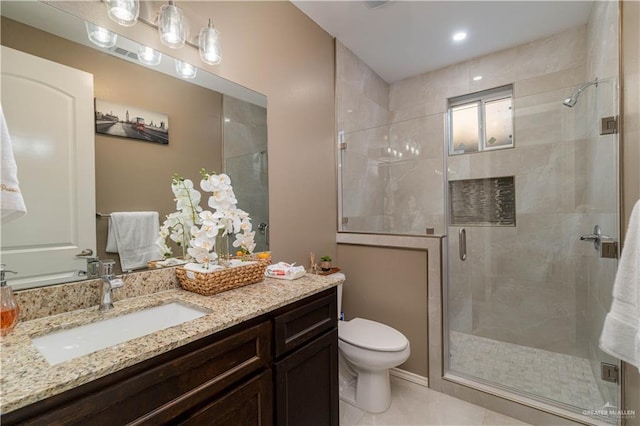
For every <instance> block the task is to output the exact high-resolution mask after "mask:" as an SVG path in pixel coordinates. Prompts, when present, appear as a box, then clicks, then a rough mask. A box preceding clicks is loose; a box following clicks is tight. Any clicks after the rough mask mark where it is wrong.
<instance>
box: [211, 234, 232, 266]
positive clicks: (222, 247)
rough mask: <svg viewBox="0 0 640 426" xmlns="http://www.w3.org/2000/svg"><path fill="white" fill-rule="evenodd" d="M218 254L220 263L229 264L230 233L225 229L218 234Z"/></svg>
mask: <svg viewBox="0 0 640 426" xmlns="http://www.w3.org/2000/svg"><path fill="white" fill-rule="evenodd" d="M215 244H216V254H217V255H218V265H220V266H224V267H225V268H226V267H227V266H229V257H230V256H229V234H227V233H226V232H225V231H224V230H221V231H220V232H218V235H216V243H215Z"/></svg>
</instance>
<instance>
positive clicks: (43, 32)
mask: <svg viewBox="0 0 640 426" xmlns="http://www.w3.org/2000/svg"><path fill="white" fill-rule="evenodd" d="M1 13H2V27H1V30H2V34H1V41H2V44H3V45H4V46H7V47H9V48H12V49H15V50H18V51H21V52H26V53H28V54H29V55H33V56H35V57H38V59H41V58H44V59H46V60H48V61H52V62H55V63H58V64H63V65H65V66H66V67H70V68H73V69H77V70H81V71H83V72H84V73H89V74H91V75H92V76H93V95H92V97H95V98H98V99H103V100H107V101H111V102H115V103H118V104H123V105H132V106H135V107H137V108H141V109H146V110H150V111H157V112H159V113H162V114H166V115H167V116H168V117H169V122H170V124H171V128H170V138H169V139H170V142H169V144H167V145H162V144H155V143H148V142H143V141H139V140H135V139H126V138H121V137H114V136H107V135H101V134H94V133H93V130H91V134H90V137H89V138H87V139H90V140H89V141H86V140H85V141H80V142H79V143H83V144H85V145H88V146H91V147H92V148H93V147H94V146H95V158H91V159H90V160H86V161H84V165H85V166H90V168H91V172H92V173H93V172H95V202H93V200H87V199H86V198H82V197H78V194H77V193H73V194H59V196H60V197H63V196H64V197H69V198H70V199H72V200H74V202H77V203H78V204H82V203H85V204H89V205H90V206H89V208H90V211H91V214H90V216H91V218H90V220H91V223H92V224H93V226H95V229H96V231H95V234H94V239H95V240H96V243H95V245H94V246H93V247H92V246H90V245H88V246H86V247H85V246H84V245H82V246H80V245H78V243H77V241H76V239H77V236H76V235H75V234H74V233H73V232H70V233H68V235H67V236H68V238H67V236H65V238H66V240H70V241H66V240H65V241H64V242H61V243H56V245H55V247H54V249H58V248H59V247H60V246H71V247H73V248H74V250H75V251H74V252H73V256H72V255H65V256H64V259H56V260H55V261H54V262H49V263H51V265H50V266H49V267H50V269H49V270H48V271H39V272H37V275H39V276H43V275H50V276H52V275H60V274H59V272H60V271H66V272H65V276H64V277H60V276H58V277H57V278H53V279H47V280H40V281H39V282H36V281H37V280H36V279H35V278H36V277H35V275H36V273H34V271H31V270H30V269H31V268H29V267H21V268H20V269H22V270H20V271H18V272H19V273H20V274H19V275H18V276H17V280H16V281H14V283H19V284H18V285H14V288H17V289H19V288H27V287H33V286H37V285H44V284H53V283H56V282H65V281H70V278H69V274H73V275H75V276H78V278H80V279H83V278H84V277H85V275H83V274H84V272H85V271H86V270H87V264H88V263H90V259H91V258H93V257H95V256H96V255H97V256H98V257H99V258H101V259H104V258H113V259H116V260H117V258H118V255H117V254H116V253H106V252H105V247H106V236H107V231H108V219H107V218H104V217H98V216H96V212H100V213H103V214H109V213H111V212H114V211H157V212H158V213H159V215H160V220H161V221H162V220H163V218H164V217H165V216H166V215H167V214H169V213H170V212H172V211H174V210H175V202H174V200H173V194H172V192H171V187H170V185H171V176H172V175H173V174H174V173H178V174H180V175H182V176H184V177H186V178H189V179H192V180H193V181H194V182H196V184H197V182H199V181H200V175H199V170H200V169H202V168H205V169H207V170H210V171H216V172H222V171H224V170H225V168H226V169H228V170H227V171H228V172H229V173H230V175H231V176H232V179H234V189H235V192H236V194H237V195H238V198H239V204H238V207H239V208H241V209H243V210H245V211H247V212H248V213H249V214H250V215H251V217H252V219H253V226H254V230H255V231H256V243H258V249H267V246H266V245H265V244H266V240H267V238H266V237H267V234H266V233H264V234H261V233H260V232H259V230H258V227H259V225H260V224H261V223H264V224H265V226H268V225H267V224H268V207H267V205H266V204H267V203H268V196H267V194H268V189H267V187H266V185H267V180H268V179H267V177H268V171H267V156H266V150H267V141H266V135H267V130H266V98H265V97H264V96H263V95H261V94H258V93H256V92H253V91H251V90H248V89H246V88H243V87H241V86H239V85H237V84H234V83H232V82H229V81H227V80H224V79H222V78H220V77H218V76H215V75H213V74H211V73H208V72H206V71H204V70H202V69H199V70H198V73H197V77H196V79H194V80H189V81H188V82H187V81H185V80H183V79H179V78H177V77H176V76H175V65H174V59H173V58H170V57H167V55H163V58H162V62H161V63H160V64H159V65H158V66H155V67H150V66H146V65H142V64H141V63H140V62H139V61H138V60H137V52H138V47H139V45H138V43H136V42H134V41H132V40H128V39H126V38H124V37H122V36H119V37H118V42H117V44H116V46H114V47H113V48H111V49H98V48H96V47H95V46H94V45H92V44H91V43H90V42H89V41H88V38H87V35H86V30H85V25H84V22H83V21H81V20H80V19H78V18H76V17H74V16H72V15H70V14H68V13H66V12H62V11H60V10H58V9H56V8H53V7H51V6H49V5H46V4H43V3H41V2H11V1H7V2H5V1H3V2H2V10H1ZM138 25H142V24H138ZM139 41H140V42H142V43H144V42H145V40H139ZM187 48H189V47H187ZM4 59H5V58H4V57H3V61H2V62H3V63H2V67H3V76H2V84H3V89H4V87H5V85H6V84H8V83H7V78H5V75H4V69H5V62H6V61H5V60H4ZM3 91H4V90H3ZM223 99H226V100H225V101H224V102H226V103H227V104H228V105H227V107H226V109H227V110H229V113H230V118H231V119H232V120H233V121H230V122H229V123H228V124H229V126H227V125H226V124H227V123H225V129H224V131H225V132H228V136H227V135H225V136H224V140H223V109H224V108H225V107H224V106H223ZM40 102H41V100H40ZM29 103H30V100H29V99H23V104H25V105H27V106H28V105H29ZM233 103H237V104H238V105H244V107H239V106H238V107H233V106H232V104H233ZM3 106H5V108H6V105H5V99H4V95H3ZM45 110H46V106H45ZM90 110H91V111H93V101H91V106H90ZM234 111H235V113H236V118H233V116H232V115H231V114H232V112H234ZM246 111H251V112H256V111H257V114H247V113H246ZM5 113H6V111H5ZM45 114H46V113H45ZM14 115H15V114H14ZM30 118H31V120H32V121H34V122H35V121H39V117H33V116H32V117H30ZM88 120H89V121H90V126H92V129H93V112H91V116H89V117H88ZM243 120H244V121H243ZM11 126H12V123H11V122H9V123H8V127H9V129H10V131H12V130H11ZM234 134H236V135H237V136H234V137H233V138H232V137H231V136H232V135H234ZM258 138H260V139H258ZM234 143H237V144H239V145H240V146H239V147H235V146H234V145H233V144H234ZM14 144H16V145H17V142H15V141H14ZM223 144H224V145H225V151H226V152H228V153H229V158H228V159H227V160H228V161H225V160H223V154H222V153H223ZM73 152H75V151H73V150H72V152H71V155H72V156H73V155H74V154H73ZM260 152H264V154H263V155H262V157H260ZM245 155H248V156H252V155H253V156H255V157H256V158H255V159H252V160H251V161H248V160H246V161H245V160H242V158H243V156H245ZM247 158H248V157H247ZM94 165H95V168H94ZM61 166H62V164H59V165H57V167H61ZM245 167H247V168H246V169H245ZM18 170H19V171H18V173H19V177H21V178H22V176H23V175H24V176H27V175H33V176H38V178H39V182H40V185H39V187H38V189H37V191H38V192H41V193H42V194H46V193H47V191H48V190H47V189H46V187H47V183H48V182H49V181H53V180H54V177H55V175H53V176H51V175H50V176H47V175H43V174H42V173H43V171H42V170H40V169H36V170H34V169H31V168H30V166H26V165H25V166H24V167H21V164H20V162H18ZM52 173H54V174H55V170H54V171H52ZM77 177H78V179H77V181H79V182H85V183H86V182H87V181H90V180H92V178H91V176H90V175H89V174H87V175H84V174H79V175H78V176H77ZM85 177H86V178H87V179H85ZM236 179H237V180H238V182H237V183H236V182H235V180H236ZM253 185H262V186H260V187H259V188H258V187H254V186H253ZM254 196H255V197H257V198H254ZM25 197H27V198H29V197H31V198H40V197H41V195H40V194H25ZM56 198H57V196H56ZM204 203H205V202H204V201H203V204H204ZM261 203H265V205H261ZM49 205H50V206H52V207H53V206H55V201H53V202H51V203H50V204H49ZM203 207H206V206H205V205H203ZM27 209H29V205H27ZM30 213H31V212H30ZM33 213H34V214H35V212H33ZM34 214H31V216H34ZM27 216H28V215H27ZM27 216H24V217H27ZM45 217H46V215H45ZM79 219H80V218H78V217H75V216H74V217H72V218H71V219H69V220H71V221H73V222H74V223H75V222H76V221H78V220H79ZM85 219H86V218H85ZM40 226H46V227H50V228H53V229H57V227H58V226H60V224H55V223H51V222H46V219H45V222H43V223H42V224H41V225H40ZM267 229H268V228H267ZM30 244H31V243H30V242H28V241H27V242H22V243H20V242H12V243H11V245H10V246H9V244H7V242H6V241H5V239H4V236H3V239H2V245H1V253H0V254H1V255H2V259H3V262H4V259H7V258H8V257H7V256H8V254H9V253H10V252H13V253H18V252H20V253H29V254H28V255H27V256H32V255H33V251H31V252H30V248H29V247H30ZM50 248H51V247H50ZM84 249H91V250H92V252H93V255H92V256H84V257H75V255H76V254H79V253H80V252H81V251H82V250H84ZM27 259H28V258H27ZM63 263H64V265H63ZM117 264H119V262H118V263H117ZM9 266H10V267H11V268H12V269H13V265H9ZM16 269H17V268H16ZM54 272H55V273H54ZM117 272H119V271H117Z"/></svg>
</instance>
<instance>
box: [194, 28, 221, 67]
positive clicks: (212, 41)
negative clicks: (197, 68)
mask: <svg viewBox="0 0 640 426" xmlns="http://www.w3.org/2000/svg"><path fill="white" fill-rule="evenodd" d="M198 41H199V44H200V58H202V60H203V61H204V62H205V63H207V64H209V65H216V64H219V63H220V61H221V60H222V43H221V39H220V31H218V30H217V29H215V28H213V25H212V24H211V21H209V26H208V27H206V28H203V29H201V30H200V37H199V38H198Z"/></svg>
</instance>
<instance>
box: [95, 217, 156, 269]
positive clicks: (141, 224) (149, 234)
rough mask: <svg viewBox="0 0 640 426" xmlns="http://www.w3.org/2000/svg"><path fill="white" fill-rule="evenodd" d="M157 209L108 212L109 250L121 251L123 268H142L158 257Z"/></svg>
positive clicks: (119, 252)
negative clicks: (155, 210) (150, 210)
mask: <svg viewBox="0 0 640 426" xmlns="http://www.w3.org/2000/svg"><path fill="white" fill-rule="evenodd" d="M159 217H160V215H159V214H158V212H113V213H111V215H110V216H109V234H108V237H107V249H106V251H107V252H108V253H116V252H117V253H118V254H119V255H120V265H121V266H122V270H123V271H130V270H132V269H138V268H144V267H146V266H147V262H149V261H150V260H155V259H157V258H158V247H157V246H156V239H157V238H158V234H159V232H160V220H159Z"/></svg>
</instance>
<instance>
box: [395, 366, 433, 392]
mask: <svg viewBox="0 0 640 426" xmlns="http://www.w3.org/2000/svg"><path fill="white" fill-rule="evenodd" d="M389 374H390V375H392V376H394V377H397V378H399V379H403V380H406V381H408V382H411V383H415V384H416V385H420V386H424V387H425V388H428V387H429V379H428V378H426V377H424V376H420V375H418V374H415V373H411V372H409V371H405V370H401V369H399V368H392V369H390V370H389Z"/></svg>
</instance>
